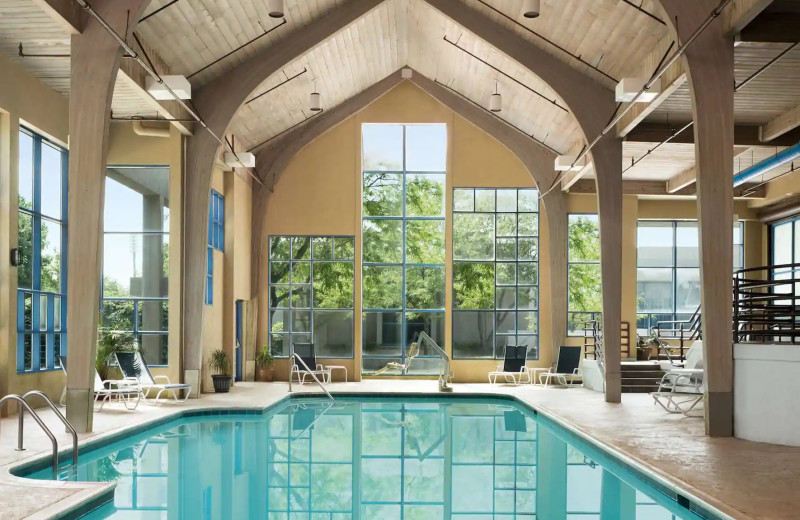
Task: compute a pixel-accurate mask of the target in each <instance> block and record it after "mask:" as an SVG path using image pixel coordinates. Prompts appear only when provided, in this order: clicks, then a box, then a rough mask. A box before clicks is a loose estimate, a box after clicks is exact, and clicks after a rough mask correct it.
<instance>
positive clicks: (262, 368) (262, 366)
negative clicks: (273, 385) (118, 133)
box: [256, 345, 275, 381]
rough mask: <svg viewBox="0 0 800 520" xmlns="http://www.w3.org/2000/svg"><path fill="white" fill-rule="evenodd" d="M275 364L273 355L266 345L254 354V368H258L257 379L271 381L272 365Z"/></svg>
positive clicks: (272, 374)
mask: <svg viewBox="0 0 800 520" xmlns="http://www.w3.org/2000/svg"><path fill="white" fill-rule="evenodd" d="M274 364H275V356H273V355H272V352H271V351H270V350H269V347H268V346H267V345H264V348H263V349H262V350H261V352H259V353H258V354H256V370H258V380H259V381H272V379H273V377H274V370H273V368H272V365H274Z"/></svg>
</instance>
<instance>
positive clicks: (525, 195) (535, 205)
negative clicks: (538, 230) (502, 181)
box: [517, 189, 539, 212]
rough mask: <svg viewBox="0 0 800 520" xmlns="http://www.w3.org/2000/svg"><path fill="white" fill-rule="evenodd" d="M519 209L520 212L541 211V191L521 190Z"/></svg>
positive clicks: (519, 193)
mask: <svg viewBox="0 0 800 520" xmlns="http://www.w3.org/2000/svg"><path fill="white" fill-rule="evenodd" d="M517 196H518V199H519V206H518V207H519V209H518V211H532V212H538V211H539V190H531V189H527V190H519V192H518V194H517Z"/></svg>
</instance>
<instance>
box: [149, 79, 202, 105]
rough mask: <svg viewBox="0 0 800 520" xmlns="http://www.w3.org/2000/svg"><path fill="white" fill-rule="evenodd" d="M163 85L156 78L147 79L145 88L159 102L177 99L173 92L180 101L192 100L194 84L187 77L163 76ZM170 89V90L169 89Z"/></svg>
mask: <svg viewBox="0 0 800 520" xmlns="http://www.w3.org/2000/svg"><path fill="white" fill-rule="evenodd" d="M161 79H162V80H163V83H159V82H158V81H157V80H156V79H155V78H151V77H149V76H148V77H147V79H146V82H145V87H146V88H147V92H148V93H149V94H150V95H151V96H153V98H154V99H157V100H159V101H172V100H173V99H175V98H174V97H173V96H172V93H171V92H170V90H172V92H174V93H175V95H176V96H178V98H180V99H192V84H191V83H189V80H188V79H186V76H161ZM167 87H169V88H167Z"/></svg>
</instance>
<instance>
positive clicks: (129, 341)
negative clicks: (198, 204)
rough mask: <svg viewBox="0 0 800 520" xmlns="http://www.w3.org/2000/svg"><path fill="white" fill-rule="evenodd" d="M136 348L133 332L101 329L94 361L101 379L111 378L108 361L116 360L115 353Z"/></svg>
mask: <svg viewBox="0 0 800 520" xmlns="http://www.w3.org/2000/svg"><path fill="white" fill-rule="evenodd" d="M136 348H137V345H136V340H135V339H134V337H133V335H132V334H129V333H127V332H115V331H108V330H104V331H101V332H100V336H99V338H98V339H97V355H96V357H95V361H94V367H95V369H96V370H97V374H98V375H99V376H100V379H102V380H103V381H107V380H108V379H109V375H108V369H109V366H108V363H109V362H110V361H113V360H114V354H116V353H117V352H128V351H132V350H136Z"/></svg>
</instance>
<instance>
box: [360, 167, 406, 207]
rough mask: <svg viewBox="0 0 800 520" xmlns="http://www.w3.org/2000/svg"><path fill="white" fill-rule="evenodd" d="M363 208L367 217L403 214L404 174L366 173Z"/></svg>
mask: <svg viewBox="0 0 800 520" xmlns="http://www.w3.org/2000/svg"><path fill="white" fill-rule="evenodd" d="M363 208H364V216H365V217H400V216H402V215H403V176H402V175H400V174H389V173H365V174H364V193H363Z"/></svg>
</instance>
